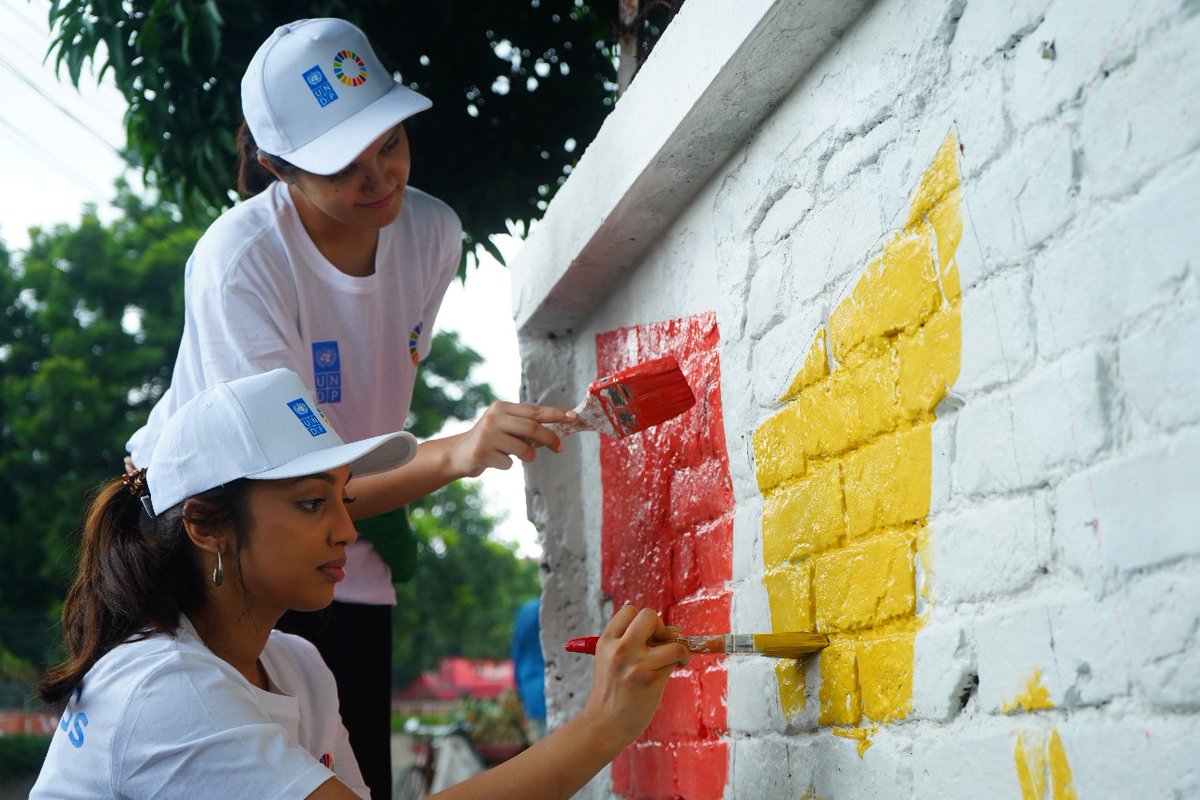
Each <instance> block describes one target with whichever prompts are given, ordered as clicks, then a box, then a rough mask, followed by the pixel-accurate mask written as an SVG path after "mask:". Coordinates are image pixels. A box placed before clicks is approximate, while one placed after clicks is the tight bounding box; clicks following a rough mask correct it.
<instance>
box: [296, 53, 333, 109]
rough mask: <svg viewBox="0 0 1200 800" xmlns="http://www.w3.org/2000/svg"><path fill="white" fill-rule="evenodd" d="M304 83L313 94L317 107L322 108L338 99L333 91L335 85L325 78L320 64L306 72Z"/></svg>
mask: <svg viewBox="0 0 1200 800" xmlns="http://www.w3.org/2000/svg"><path fill="white" fill-rule="evenodd" d="M304 83H305V84H307V85H308V90H309V91H310V92H312V93H313V97H315V98H316V100H317V105H319V106H320V107H321V108H324V107H325V106H327V105H329V104H330V103H332V102H333V101H334V100H337V99H338V96H337V92H335V91H334V90H333V84H331V83H330V82H329V79H328V78H326V77H325V72H324V71H323V70H322V69H321V66H320V65H319V64H318V65H315V66H313V67H310V68H309V69H307V70H305V72H304Z"/></svg>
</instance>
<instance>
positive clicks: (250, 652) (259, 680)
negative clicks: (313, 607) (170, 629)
mask: <svg viewBox="0 0 1200 800" xmlns="http://www.w3.org/2000/svg"><path fill="white" fill-rule="evenodd" d="M209 598H210V601H209V603H208V605H207V606H205V608H203V609H201V610H200V611H196V612H193V613H191V614H189V615H188V619H190V620H191V622H192V626H193V627H194V628H195V629H196V634H197V635H198V636H199V637H200V641H202V642H204V645H205V646H206V647H207V648H208V649H209V650H211V651H212V652H213V655H215V656H217V658H219V659H221V660H222V661H224V662H226V663H227V664H229V665H230V666H232V667H233V668H234V669H236V670H237V671H238V672H240V673H241V674H242V675H243V676H244V677H245V678H246V680H248V681H250V683H252V684H253V685H255V686H257V687H258V688H260V689H264V690H265V689H268V686H267V677H266V673H265V671H264V670H263V668H262V665H261V664H260V663H259V660H258V659H259V656H261V655H262V651H263V649H264V648H265V647H266V646H267V638H268V637H269V636H270V635H271V628H273V627H274V626H275V623H276V622H278V621H279V617H280V616H282V615H281V614H275V615H267V616H271V617H272V618H271V619H266V618H265V617H264V616H263V615H262V614H258V613H255V612H254V611H253V610H247V609H245V608H244V604H243V608H242V610H240V611H237V610H234V609H232V608H230V607H229V606H230V603H228V602H222V601H223V600H224V598H213V597H212V594H210V595H209Z"/></svg>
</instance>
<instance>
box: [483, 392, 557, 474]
mask: <svg viewBox="0 0 1200 800" xmlns="http://www.w3.org/2000/svg"><path fill="white" fill-rule="evenodd" d="M575 416H576V415H575V412H573V411H566V410H564V409H561V408H554V407H552V406H539V405H534V404H531V403H505V402H495V403H492V404H491V405H490V406H488V409H487V411H485V412H484V414H483V416H482V417H480V419H479V421H478V422H477V423H475V427H474V428H472V430H471V434H472V435H471V437H470V442H471V444H470V447H471V449H472V453H471V457H472V459H473V460H474V461H475V462H477V463H479V464H481V465H482V466H484V467H494V468H496V469H508V467H509V466H511V464H512V462H511V461H509V460H508V459H509V458H510V457H516V458H519V459H521V460H522V461H532V460H533V458H534V456H535V447H536V446H537V445H542V446H543V447H548V448H549V449H551V450H554V451H555V452H558V451H560V450H562V443H561V442H560V441H559V439H558V436H556V435H555V434H554V432H553V431H551V430H549V429H548V428H546V427H545V426H544V425H543V424H542V423H543V422H564V421H569V420H570V419H573V418H574V417H575Z"/></svg>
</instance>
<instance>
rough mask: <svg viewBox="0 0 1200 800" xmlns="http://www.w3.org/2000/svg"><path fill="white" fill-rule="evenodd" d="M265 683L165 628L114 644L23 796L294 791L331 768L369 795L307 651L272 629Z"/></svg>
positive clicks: (325, 680)
mask: <svg viewBox="0 0 1200 800" xmlns="http://www.w3.org/2000/svg"><path fill="white" fill-rule="evenodd" d="M261 660H262V663H263V666H264V667H265V668H266V670H267V675H268V676H269V677H270V681H271V685H272V686H273V687H274V688H276V689H278V691H279V692H281V694H276V693H275V692H264V691H263V690H262V689H259V688H258V687H256V686H254V685H253V684H251V683H250V682H249V681H247V680H246V679H245V677H243V676H242V674H241V673H239V672H238V671H237V670H235V669H234V668H233V667H232V666H230V665H229V664H228V663H226V662H225V661H222V660H221V659H220V658H218V657H217V656H215V655H214V654H213V653H212V651H210V650H209V649H208V648H207V647H205V646H204V642H202V641H201V640H200V637H199V636H197V635H196V629H195V628H193V627H192V624H191V622H189V621H188V620H187V618H186V617H185V618H182V619H181V620H180V626H179V629H178V630H177V631H176V632H175V636H174V637H171V636H167V635H165V634H157V635H154V636H151V637H150V638H148V639H145V640H143V641H140V642H127V643H125V644H122V645H118V646H117V647H114V648H113V649H112V650H111V651H109V652H108V653H107V654H105V655H104V657H103V658H101V659H100V660H99V661H97V662H96V664H95V666H93V667H92V668H91V669H90V670H88V673H87V675H86V676H85V677H84V679H83V683H82V684H81V685H80V687H79V689H77V690H76V692H75V694H74V695H73V696H72V697H71V701H70V702H69V703H68V704H67V708H66V711H65V712H63V716H62V720H61V722H60V723H59V726H58V729H57V730H56V731H55V732H54V738H53V739H52V740H51V742H50V750H49V752H47V754H46V760H45V762H44V763H43V764H42V771H41V774H39V775H38V779H37V783H35V784H34V786H33V791H32V792H31V793H30V795H29V796H30V799H31V800H45V799H48V798H56V800H75V799H76V798H78V800H84V798H87V800H94V798H102V797H112V798H143V797H144V798H150V797H153V798H155V800H169V798H182V799H183V800H204V798H218V799H219V800H231V799H232V798H237V797H253V798H256V800H269V798H281V799H282V798H289V800H290V799H292V798H302V797H307V796H308V795H309V794H311V793H312V792H313V791H314V790H315V789H316V788H317V787H318V786H320V785H321V784H322V783H324V782H325V781H327V780H329V778H330V777H331V776H333V775H336V776H337V777H338V779H339V780H341V781H342V783H345V784H346V785H347V786H349V787H350V788H351V789H352V790H353V791H354V792H355V793H356V794H358V795H359V796H360V797H364V798H366V797H370V790H368V789H367V787H366V785H365V784H364V783H363V779H362V775H361V774H360V773H359V770H358V762H356V761H355V760H354V753H353V752H352V751H351V750H350V741H349V739H348V737H347V735H346V729H345V727H344V726H343V725H342V720H341V717H340V716H338V696H337V685H336V684H335V683H334V679H333V674H332V673H330V671H329V668H328V667H326V666H325V662H324V661H322V660H321V656H320V654H319V653H318V652H317V649H316V648H315V647H314V646H313V645H312V644H310V643H309V642H307V641H305V640H303V639H301V638H300V637H298V636H292V635H290V634H286V633H281V632H279V631H271V635H270V638H269V639H268V640H267V646H266V648H265V649H264V650H263V653H262V656H261Z"/></svg>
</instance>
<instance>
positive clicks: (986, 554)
mask: <svg viewBox="0 0 1200 800" xmlns="http://www.w3.org/2000/svg"><path fill="white" fill-rule="evenodd" d="M692 2H694V3H695V5H694V6H692V13H702V11H697V9H703V8H705V7H706V6H705V5H704V0H692ZM781 2H784V0H781ZM818 5H819V8H818V7H817V6H813V11H812V14H813V15H818V14H820V13H826V12H827V11H828V9H829V8H830V7H831V6H830V5H829V4H828V3H826V4H818ZM691 30H692V31H693V32H696V31H702V30H705V26H704V25H699V24H694V25H693V26H692V28H691ZM706 35H709V36H720V35H721V33H720V31H719V30H708V31H707V34H706ZM803 35H804V34H803V32H802V31H801V32H800V33H798V34H797V37H798V39H797V41H799V40H800V39H802V38H803ZM1198 42H1200V2H1197V0H1147V2H1134V0H1109V1H1107V2H1101V3H1096V2H1094V1H1093V0H1013V2H1006V3H997V2H988V1H987V0H932V1H930V0H878V2H877V3H875V4H874V5H873V6H871V7H870V8H869V9H867V10H866V11H865V12H864V13H863V15H862V16H861V17H859V18H858V19H857V20H855V21H854V22H853V24H851V25H850V26H849V29H848V30H846V31H845V32H844V33H843V34H842V35H841V36H840V38H838V39H837V41H836V42H834V44H833V45H832V47H831V48H830V49H829V50H828V51H826V52H825V53H824V55H823V56H822V57H821V58H820V59H819V60H817V61H816V62H815V63H814V64H813V65H812V66H811V68H810V69H809V70H808V71H807V72H804V73H802V74H798V75H797V76H796V80H797V82H796V84H795V86H794V87H793V88H792V89H791V90H790V92H789V93H787V94H786V95H785V96H784V97H783V98H782V100H781V101H780V102H779V104H778V106H777V107H776V108H774V109H773V110H772V111H771V113H770V114H768V115H767V116H766V117H764V118H763V119H762V120H761V121H759V123H758V124H757V125H755V126H754V127H753V130H752V131H751V132H750V133H749V138H747V139H746V141H745V142H744V143H743V144H742V145H741V146H740V148H739V149H736V150H735V151H734V152H733V153H732V154H731V155H730V157H729V160H728V161H727V162H726V163H725V164H724V165H723V166H721V167H720V168H719V169H718V170H717V172H716V173H715V174H714V175H713V176H712V177H711V180H708V182H707V183H706V184H705V185H704V186H703V188H699V189H696V194H695V197H694V199H693V201H692V203H691V205H690V206H689V207H687V208H686V209H685V210H684V211H683V213H682V215H681V216H680V217H679V218H678V219H676V220H674V221H673V222H671V223H670V225H668V226H666V227H664V228H663V229H662V232H661V235H660V236H659V237H657V238H656V240H655V243H654V244H653V245H651V246H649V248H648V249H647V250H646V251H645V253H644V254H642V255H641V256H640V257H639V258H640V261H639V262H638V263H637V264H636V265H634V266H633V267H631V269H630V270H629V272H628V275H629V276H630V277H629V279H628V280H625V281H623V282H622V283H621V284H620V285H613V286H611V287H601V288H597V287H594V286H593V285H592V284H589V283H588V281H587V277H586V270H584V271H583V272H581V273H580V275H579V276H578V283H576V284H571V286H569V287H567V288H572V287H574V288H576V289H578V288H579V287H582V286H587V287H589V289H588V290H589V291H598V292H601V293H600V294H597V295H596V296H594V297H592V298H591V299H590V302H591V303H592V306H593V307H594V308H595V309H596V310H595V311H594V312H593V314H592V316H590V317H588V318H587V319H586V320H584V322H583V323H581V324H578V325H575V326H573V327H571V329H570V330H564V331H562V332H561V338H560V339H558V340H557V341H556V342H555V343H553V344H547V343H546V342H544V341H542V340H539V339H537V337H536V336H534V333H533V332H529V333H528V334H523V338H524V339H525V340H526V341H527V342H528V343H530V345H529V349H528V352H527V354H526V356H525V364H526V371H527V381H528V384H529V386H530V389H531V391H532V392H533V393H534V394H535V396H537V397H539V398H543V397H546V396H551V395H552V393H551V392H550V387H551V386H553V385H555V384H554V380H553V378H552V374H551V373H552V372H553V367H551V368H547V367H546V366H545V364H543V363H540V361H541V356H540V354H541V353H542V352H543V351H545V352H549V353H551V354H554V353H560V352H561V351H564V350H565V351H568V352H570V354H571V356H570V358H569V359H568V360H567V363H568V364H569V369H570V370H571V371H572V374H573V376H574V378H575V380H576V381H577V383H578V382H586V380H587V379H588V378H589V377H590V374H589V373H588V368H589V365H591V364H594V355H593V354H594V336H595V334H596V333H598V332H604V331H608V330H612V329H613V328H615V327H618V326H621V325H636V324H639V323H643V322H654V321H659V320H663V319H668V318H671V317H674V316H683V315H686V314H690V313H695V312H696V311H698V310H708V309H715V310H716V311H717V317H718V323H719V326H720V329H721V335H722V344H721V371H722V408H723V414H724V424H725V429H726V441H727V445H728V449H729V457H730V469H731V473H732V475H731V477H732V480H733V486H734V492H735V496H736V499H737V504H738V505H737V509H736V512H735V522H734V553H733V576H732V580H731V583H730V585H731V587H732V590H733V595H734V596H733V604H732V608H733V610H732V620H731V625H732V626H733V627H735V628H740V629H743V630H752V629H765V628H767V627H768V626H769V624H770V619H769V610H768V609H769V604H768V602H767V595H766V590H765V588H764V586H763V584H762V582H761V577H762V571H763V561H762V559H763V553H762V541H761V513H762V498H761V495H760V493H759V491H758V488H757V484H756V480H755V476H754V471H753V453H752V450H751V443H750V437H751V434H752V433H753V431H754V430H755V429H756V427H757V426H758V425H759V424H761V423H762V421H763V420H764V419H766V417H767V416H768V415H770V414H771V413H773V412H774V411H775V410H777V409H778V404H777V403H776V399H777V398H778V396H779V395H780V393H781V392H782V391H783V390H784V389H786V388H787V386H788V385H789V383H790V380H791V376H792V375H793V374H794V372H795V370H796V369H797V368H798V367H799V365H800V363H801V362H802V360H803V357H804V356H805V355H806V353H807V348H808V344H809V342H810V341H811V337H812V334H813V332H814V330H816V328H817V327H819V326H820V325H822V324H823V323H825V322H826V321H827V320H828V316H829V314H830V312H831V310H832V309H833V308H834V307H835V306H836V305H837V303H838V302H839V301H840V300H841V299H842V298H843V297H845V295H846V293H847V292H848V290H849V289H850V288H851V287H852V286H853V285H854V282H855V281H856V280H857V279H858V276H859V275H860V274H861V271H862V268H863V266H864V265H865V264H866V263H867V261H868V260H869V259H870V258H871V257H873V256H874V255H876V254H878V252H879V250H880V248H881V246H882V244H883V242H884V241H885V240H886V238H887V237H888V236H889V235H890V234H891V233H892V232H893V231H895V230H896V229H897V228H898V227H899V226H900V225H901V224H902V223H903V221H904V217H905V215H906V213H907V207H908V201H909V198H910V196H911V193H912V191H913V189H914V187H915V186H916V182H917V181H918V180H919V179H920V177H921V175H922V174H923V172H924V171H925V169H926V168H927V167H928V165H929V162H930V160H931V158H932V157H933V154H934V153H935V152H936V150H937V147H938V146H939V145H940V143H941V142H942V140H943V139H944V138H945V136H946V135H947V133H949V132H952V131H953V132H954V133H955V134H956V136H957V137H958V141H959V144H960V145H961V149H960V158H959V165H960V168H961V173H962V185H961V197H962V203H963V206H962V210H963V221H964V231H963V238H962V241H961V244H960V245H959V248H958V251H957V253H956V262H957V264H958V267H959V270H960V273H961V279H962V280H961V282H962V286H963V295H962V357H961V370H960V375H959V378H958V380H957V382H956V384H955V385H954V386H953V387H952V389H951V392H950V395H949V396H948V397H947V398H946V399H945V400H944V401H943V402H942V403H941V404H940V405H939V407H938V409H937V413H938V421H937V422H936V424H935V425H934V429H933V453H934V464H933V474H932V477H933V487H932V496H931V504H930V508H931V512H930V517H929V521H928V534H929V546H928V548H927V549H925V550H923V551H922V570H923V571H924V573H925V574H927V575H928V581H927V587H926V588H927V597H925V598H922V599H920V600H919V601H918V607H919V611H920V613H921V618H922V627H921V629H920V630H919V632H918V634H917V637H916V644H915V658H914V674H913V708H912V713H911V715H910V716H909V717H908V718H907V719H905V720H901V721H896V722H893V723H890V724H887V725H883V726H881V727H880V728H879V729H878V730H877V731H874V732H872V733H871V738H872V742H873V744H872V745H871V747H870V748H869V749H867V750H866V752H865V753H864V754H863V756H862V757H860V756H859V754H858V753H857V751H856V742H854V741H852V740H847V739H843V738H838V737H835V736H833V735H832V734H831V732H830V730H829V728H828V727H823V726H820V725H819V724H818V721H817V714H818V706H819V701H818V692H819V689H820V681H821V676H820V669H819V663H818V660H817V659H812V660H811V661H810V662H809V663H808V664H807V665H806V676H807V690H806V691H807V696H808V703H807V704H806V706H805V708H804V709H803V710H802V711H801V712H800V713H799V714H798V715H797V716H795V717H794V718H792V719H785V718H784V715H783V713H782V712H781V710H780V708H779V706H778V699H777V696H776V694H775V683H774V682H775V678H774V673H773V671H772V667H771V664H770V663H769V662H767V661H765V660H741V661H731V662H730V664H729V672H728V681H729V684H728V722H729V727H730V731H729V734H728V736H727V737H726V741H727V742H728V744H729V747H730V751H731V754H732V755H731V761H730V776H731V777H730V784H729V786H728V787H727V788H726V790H725V797H727V798H731V800H732V799H736V798H760V797H761V798H775V797H805V796H808V797H829V798H840V797H863V798H889V799H890V798H934V797H936V798H979V797H998V798H1003V797H1012V798H1017V797H1021V796H1022V795H1021V786H1020V782H1019V778H1018V776H1017V771H1016V764H1015V756H1014V754H1015V748H1016V747H1017V739H1018V736H1021V735H1028V736H1033V737H1035V738H1036V737H1038V736H1041V737H1049V736H1050V735H1052V734H1054V733H1057V735H1059V736H1060V737H1061V741H1062V743H1063V747H1064V750H1065V754H1066V758H1067V760H1068V762H1069V764H1070V769H1071V773H1072V779H1073V782H1074V786H1075V789H1076V791H1077V795H1078V796H1079V797H1081V798H1082V797H1087V798H1101V800H1123V799H1124V798H1127V797H1131V796H1136V797H1141V796H1145V797H1147V798H1176V797H1181V798H1182V797H1200V746H1198V745H1197V742H1200V699H1198V698H1200V522H1198V520H1200V466H1198V465H1200V275H1198V270H1197V264H1198V261H1200V256H1198V254H1200V189H1198V188H1197V187H1200V48H1198V47H1197V46H1196V45H1197V43H1198ZM705 47H706V45H705V42H704V41H703V40H697V41H695V42H691V43H689V46H686V47H681V48H680V52H688V53H691V54H696V53H703V52H704V51H705ZM656 53H657V51H656ZM772 55H779V54H778V53H775V54H772ZM655 68H662V69H669V68H670V65H665V66H664V63H663V62H662V60H661V59H660V62H659V63H658V64H657V65H656V67H655ZM678 69H679V73H678V75H677V79H678V81H679V82H680V85H681V86H682V85H685V84H686V79H687V77H688V74H689V73H688V72H687V70H686V68H685V66H683V65H681V66H679V67H678ZM659 79H660V80H662V78H661V76H660V78H659ZM746 80H747V81H748V82H751V83H752V79H751V78H750V77H746ZM668 82H669V81H668ZM747 91H750V89H748V90H747ZM697 102H698V103H700V104H701V105H703V103H704V100H703V98H701V99H700V100H698V101H697ZM702 110H703V111H704V112H705V113H709V114H711V113H715V110H714V109H713V108H711V107H704V108H703V109H702ZM721 110H725V107H724V106H722V108H721ZM638 122H639V124H640V125H652V124H653V122H654V121H653V120H639V121H638ZM625 134H626V135H627V136H632V135H633V134H634V131H632V130H631V131H626V132H625ZM704 141H706V140H705V139H703V138H697V139H696V146H697V147H700V146H703V142H704ZM589 156H591V153H590V152H589ZM598 157H600V158H605V157H608V158H614V159H615V158H619V157H620V154H619V153H617V152H615V151H614V152H609V153H601V154H600V155H599V156H598ZM674 188H677V189H678V190H679V191H682V190H683V189H682V188H681V187H674ZM693 188H695V187H693ZM666 190H670V189H666ZM636 191H637V189H636V187H632V188H631V189H630V192H631V193H633V192H636ZM580 196H581V193H580V192H576V193H575V194H573V197H576V198H578V197H580ZM556 202H557V201H556ZM573 202H574V201H573ZM593 216H594V215H593ZM558 218H559V219H570V218H590V217H589V212H588V211H587V209H586V208H580V209H577V210H575V211H574V213H573V210H572V209H571V208H563V209H560V213H559V215H558ZM613 224H614V225H618V226H619V224H620V223H613ZM604 233H605V235H608V236H611V237H613V238H614V239H617V240H619V239H620V231H619V230H614V231H604ZM535 235H537V236H554V235H555V234H554V232H553V230H549V226H546V227H544V228H543V229H539V231H538V233H537V234H535ZM543 251H546V252H557V251H555V250H554V248H549V249H546V248H543ZM581 269H582V268H581ZM515 277H516V279H517V280H518V281H519V280H520V270H519V269H518V270H516V271H515ZM547 291H548V290H547ZM604 292H607V293H604ZM538 335H541V334H540V333H539V334H538ZM539 342H540V343H539ZM539 348H540V349H539ZM589 359H591V360H589ZM553 364H558V365H559V366H561V364H560V363H559V362H553ZM589 447H591V446H589ZM577 455H578V458H579V462H578V463H579V464H581V466H568V468H567V469H566V470H565V471H564V469H563V468H562V467H561V464H562V463H563V462H556V463H557V464H559V465H560V466H559V467H558V468H556V469H555V470H547V471H545V472H538V471H537V470H538V469H546V468H545V467H538V468H535V470H533V471H531V473H530V475H531V480H532V481H533V483H534V486H535V488H534V498H535V509H534V511H535V516H537V517H538V518H539V523H540V525H541V526H542V528H543V530H544V531H545V532H546V535H547V540H546V551H547V561H548V563H549V564H550V565H553V567H554V569H553V570H552V571H551V574H550V576H549V577H548V579H547V586H546V593H547V597H548V598H550V597H553V598H555V600H556V602H557V603H558V604H559V605H560V607H561V608H562V614H563V617H562V619H563V620H566V621H565V622H561V621H560V622H553V623H551V624H550V626H549V631H548V632H547V633H545V634H544V637H545V642H546V646H547V649H548V651H549V649H551V648H553V647H554V646H556V643H555V642H554V637H556V636H561V637H565V636H566V635H574V633H576V632H577V630H578V626H581V625H587V624H593V625H595V624H598V623H599V622H600V620H601V618H602V616H603V610H604V598H602V597H600V596H599V590H598V586H597V585H598V578H597V576H598V574H599V564H598V558H599V554H598V536H599V525H598V512H597V508H596V503H597V502H598V501H597V500H596V499H595V498H594V497H593V498H589V499H586V500H585V501H584V502H583V503H582V504H579V507H572V505H571V502H570V501H569V500H568V499H567V498H568V496H569V493H570V492H571V491H580V492H585V493H586V492H589V491H593V492H594V490H595V486H596V485H597V483H596V481H597V480H598V474H599V473H598V469H597V468H595V467H594V465H593V466H588V459H594V457H595V450H594V448H592V449H590V450H589V449H588V448H586V447H585V448H581V449H580V450H579V452H578V454H577ZM575 463H576V462H570V464H575ZM572 470H574V471H575V472H574V473H572ZM560 514H561V515H562V518H561V519H559V518H558V517H557V515H560ZM580 586H582V587H583V588H582V590H581V589H580ZM571 669H572V667H571V666H570V665H567V664H566V663H565V662H563V661H561V659H556V661H555V663H554V664H553V665H552V676H553V678H554V679H555V680H556V681H557V682H558V685H560V686H563V687H568V689H567V690H565V691H564V690H559V694H560V695H561V696H560V697H559V698H557V699H555V700H552V707H553V708H555V709H556V713H559V714H566V713H570V711H571V710H572V709H574V708H577V707H578V704H579V702H580V694H581V687H584V686H585V684H584V681H585V678H586V676H584V675H582V674H574V673H572V672H571ZM1035 673H1036V675H1037V676H1038V681H1040V684H1039V685H1040V686H1041V687H1043V688H1044V689H1045V691H1046V694H1047V697H1048V699H1049V701H1050V703H1051V704H1052V706H1053V707H1051V708H1042V709H1038V710H1036V711H1024V710H1022V709H1019V708H1018V709H1010V710H1009V711H1008V712H1005V711H1004V710H1003V709H1004V708H1005V707H1007V705H1008V704H1011V703H1012V702H1013V701H1015V700H1016V699H1017V698H1018V697H1019V696H1021V695H1022V693H1025V692H1027V691H1028V690H1029V688H1030V680H1031V679H1032V678H1033V677H1034V675H1035ZM552 688H553V687H552ZM552 695H553V691H552ZM558 718H559V719H561V716H560V717H558ZM606 786H607V784H605V783H604V781H603V780H600V781H597V782H595V783H594V784H593V785H592V786H591V787H589V789H588V790H587V791H586V792H585V793H584V795H585V796H588V797H595V798H607V797H609V796H610V795H609V792H608V790H607V788H606ZM806 793H807V794H806Z"/></svg>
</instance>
